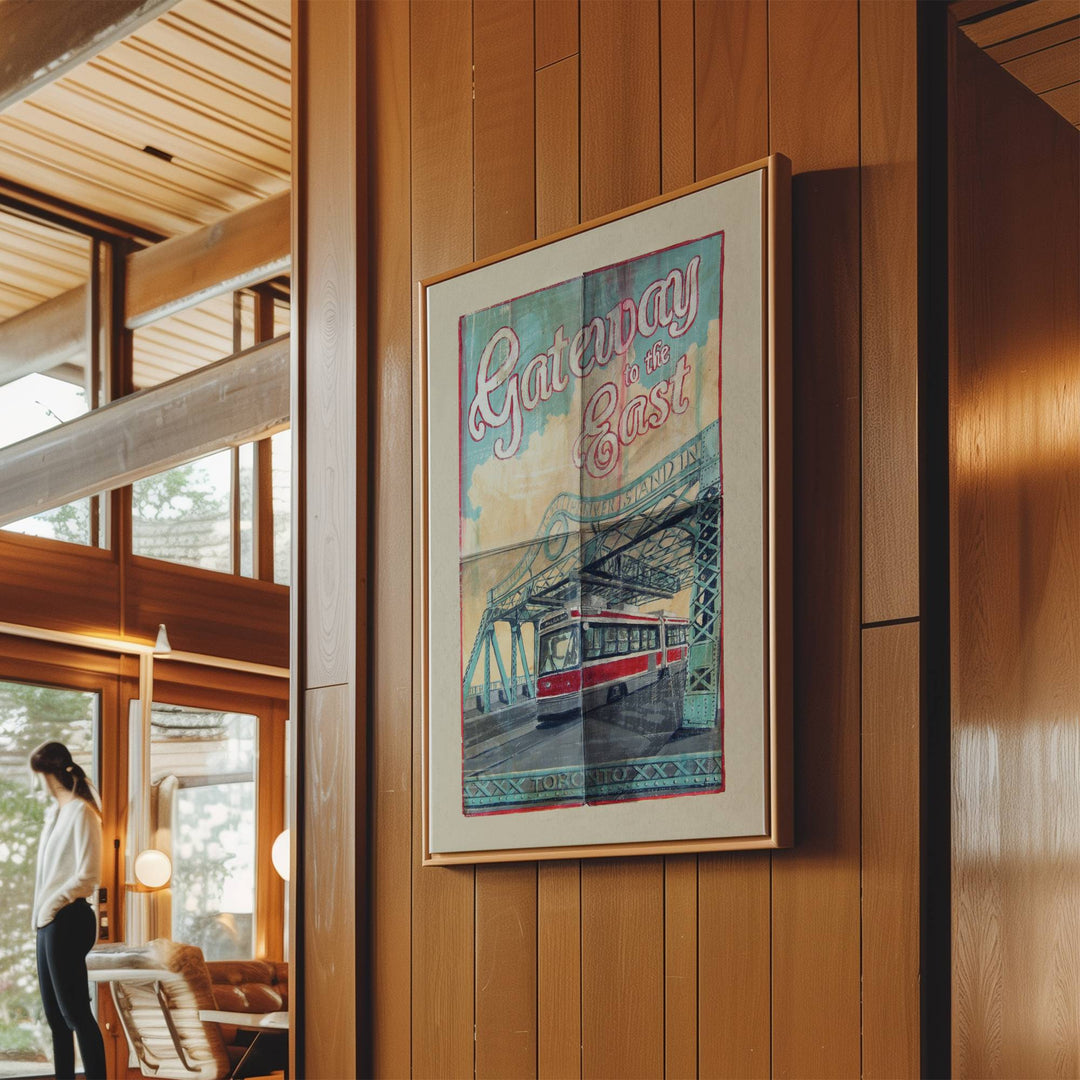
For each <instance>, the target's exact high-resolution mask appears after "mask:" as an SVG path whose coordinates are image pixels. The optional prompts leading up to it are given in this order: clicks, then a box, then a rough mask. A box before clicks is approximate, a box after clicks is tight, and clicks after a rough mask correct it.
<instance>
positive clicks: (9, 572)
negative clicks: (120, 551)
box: [0, 533, 156, 634]
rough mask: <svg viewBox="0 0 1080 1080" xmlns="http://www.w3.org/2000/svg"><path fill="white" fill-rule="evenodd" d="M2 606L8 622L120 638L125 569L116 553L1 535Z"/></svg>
mask: <svg viewBox="0 0 1080 1080" xmlns="http://www.w3.org/2000/svg"><path fill="white" fill-rule="evenodd" d="M0 606H2V610H3V613H4V621H5V622H16V623H23V624H25V625H30V626H41V627H44V628H46V629H49V630H69V631H73V632H75V633H95V634H117V633H119V632H120V568H119V566H118V564H117V561H116V558H115V556H114V555H113V554H112V553H111V552H107V551H98V550H95V549H90V548H87V549H83V548H79V547H76V546H74V545H72V544H64V543H60V542H59V541H56V540H38V539H35V538H32V537H29V536H26V537H24V536H19V535H17V534H15V533H0ZM155 626H156V624H155Z"/></svg>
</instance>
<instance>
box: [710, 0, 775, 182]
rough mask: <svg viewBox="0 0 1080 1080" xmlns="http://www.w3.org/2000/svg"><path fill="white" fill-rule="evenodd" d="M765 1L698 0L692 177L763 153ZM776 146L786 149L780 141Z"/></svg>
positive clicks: (766, 95)
mask: <svg viewBox="0 0 1080 1080" xmlns="http://www.w3.org/2000/svg"><path fill="white" fill-rule="evenodd" d="M768 11H769V8H768V5H767V4H762V3H760V0H731V2H728V3H722V4H717V3H713V2H712V0H697V2H696V5H695V13H694V22H695V29H694V38H695V55H696V63H695V69H694V81H695V83H696V87H697V115H696V119H695V126H696V128H697V178H698V179H699V180H702V179H704V178H705V177H708V176H713V175H714V174H716V173H719V172H724V170H725V169H733V168H735V167H736V166H738V165H742V164H744V163H745V162H747V161H753V160H755V159H756V158H759V157H761V156H762V153H763V152H764V148H765V147H767V146H768V141H769V26H768ZM773 145H774V146H775V148H776V149H777V150H780V151H783V152H784V153H788V149H787V147H786V146H784V144H783V143H776V142H775V141H774V144H773Z"/></svg>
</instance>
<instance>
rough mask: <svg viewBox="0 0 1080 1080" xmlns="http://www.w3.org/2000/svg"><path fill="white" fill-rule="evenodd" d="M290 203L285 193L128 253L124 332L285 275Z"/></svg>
mask: <svg viewBox="0 0 1080 1080" xmlns="http://www.w3.org/2000/svg"><path fill="white" fill-rule="evenodd" d="M290 201H291V198H290V194H289V192H287V191H285V192H282V193H281V194H280V195H274V196H272V197H271V198H269V199H264V200H263V201H262V202H258V203H255V204H254V205H253V206H249V207H247V208H246V209H244V210H238V211H237V212H236V213H234V214H230V215H229V216H228V217H226V218H223V219H222V220H221V221H216V222H214V224H212V225H206V226H204V227H203V228H201V229H197V230H196V231H195V232H192V233H188V234H186V235H185V236H177V237H174V238H173V239H172V240H163V241H162V242H161V243H160V244H154V245H153V246H152V247H148V248H144V249H142V250H141V251H135V252H132V253H131V254H130V255H129V256H128V257H127V274H126V286H125V295H124V323H125V325H126V326H127V327H128V329H129V330H134V329H137V328H138V327H140V326H145V325H146V324H147V323H150V322H154V321H155V320H157V319H161V318H164V317H165V316H166V315H172V314H174V313H175V312H177V311H181V310H183V309H184V308H187V307H191V306H193V305H194V304H198V303H201V302H202V301H203V300H209V299H210V298H211V297H214V296H218V295H220V294H221V293H225V292H232V291H234V290H236V289H243V288H246V287H247V286H249V285H255V284H257V283H258V282H260V281H266V280H268V279H269V278H272V277H277V276H278V275H279V274H283V273H288V271H289V267H290V257H289V252H290V243H291V241H290V227H289V215H290Z"/></svg>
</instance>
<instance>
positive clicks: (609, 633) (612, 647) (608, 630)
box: [604, 626, 619, 656]
mask: <svg viewBox="0 0 1080 1080" xmlns="http://www.w3.org/2000/svg"><path fill="white" fill-rule="evenodd" d="M618 651H619V628H618V627H617V626H605V627H604V655H605V656H615V655H616V654H617V653H618Z"/></svg>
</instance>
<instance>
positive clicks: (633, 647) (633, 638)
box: [630, 626, 641, 652]
mask: <svg viewBox="0 0 1080 1080" xmlns="http://www.w3.org/2000/svg"><path fill="white" fill-rule="evenodd" d="M630 651H631V652H640V651H641V630H640V629H639V628H638V627H636V626H635V627H632V628H631V630H630Z"/></svg>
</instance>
